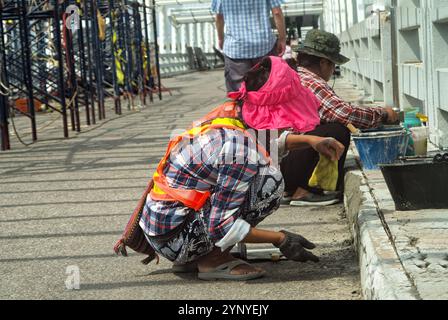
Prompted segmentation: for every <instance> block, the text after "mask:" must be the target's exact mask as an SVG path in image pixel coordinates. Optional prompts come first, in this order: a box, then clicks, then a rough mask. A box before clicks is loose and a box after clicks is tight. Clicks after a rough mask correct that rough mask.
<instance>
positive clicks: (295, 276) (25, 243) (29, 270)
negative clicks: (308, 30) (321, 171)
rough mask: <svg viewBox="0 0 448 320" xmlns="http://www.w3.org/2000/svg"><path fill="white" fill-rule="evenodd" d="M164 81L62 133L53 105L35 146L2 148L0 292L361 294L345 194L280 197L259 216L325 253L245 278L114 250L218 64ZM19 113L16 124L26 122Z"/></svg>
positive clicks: (213, 100)
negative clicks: (333, 201) (135, 103)
mask: <svg viewBox="0 0 448 320" xmlns="http://www.w3.org/2000/svg"><path fill="white" fill-rule="evenodd" d="M164 84H165V86H167V87H169V88H170V89H172V90H173V96H171V97H170V96H168V95H167V94H165V98H164V100H163V101H156V102H155V103H154V104H149V105H148V107H146V108H144V109H141V110H135V111H127V112H125V114H124V115H123V116H121V117H115V116H113V115H112V111H111V108H110V107H109V110H108V114H107V117H108V120H107V121H103V122H101V123H99V124H97V125H96V126H93V127H89V128H86V127H84V128H83V132H82V133H81V134H73V133H71V136H72V137H71V138H70V139H68V140H64V139H61V138H60V137H61V135H62V134H61V129H60V121H56V120H55V118H54V115H52V114H46V115H45V114H39V115H38V116H39V125H38V127H43V128H44V129H43V130H44V131H40V132H39V139H40V140H39V142H38V143H36V144H34V145H33V146H31V147H28V148H26V147H23V146H21V145H20V144H18V143H17V140H16V138H14V137H12V138H11V140H12V147H13V150H11V151H8V152H1V153H0V179H1V183H0V194H1V197H0V243H1V254H0V299H238V300H240V299H360V298H361V295H360V291H361V284H360V282H359V280H360V270H359V268H358V265H357V258H356V255H355V252H354V251H353V246H352V241H351V235H350V232H349V228H348V220H347V219H346V218H345V214H344V207H343V205H342V204H341V205H336V206H332V207H329V208H326V209H316V208H309V209H298V208H288V207H284V208H283V207H282V208H281V209H280V210H279V211H278V212H276V213H275V214H273V215H272V216H271V217H269V218H268V219H267V220H266V221H264V222H263V224H262V227H264V228H267V229H274V230H279V229H281V228H287V229H289V230H291V231H296V232H299V233H301V234H303V235H304V236H305V237H308V238H309V239H310V240H312V241H314V242H315V243H316V244H317V246H318V247H317V249H316V250H315V251H316V254H317V255H318V256H320V257H321V262H319V263H317V264H313V263H305V264H303V263H295V262H290V261H284V260H282V261H280V262H278V263H273V262H269V261H268V262H266V261H265V262H262V261H257V265H259V266H262V267H263V268H265V269H266V270H267V271H268V275H267V276H266V277H265V278H263V279H260V280H255V281H252V282H247V283H243V284H242V283H228V282H217V283H214V282H212V283H209V282H202V281H199V280H196V278H195V275H193V274H191V275H183V276H180V275H174V274H172V273H171V272H170V271H169V268H170V263H169V262H168V261H166V260H164V259H162V260H161V263H160V264H159V265H155V264H154V263H152V264H150V265H149V266H144V265H142V264H140V262H139V261H140V260H141V259H142V258H144V257H143V256H140V255H137V254H131V256H130V257H129V258H123V257H116V256H115V255H114V253H113V250H112V248H113V245H114V243H115V241H116V240H117V239H118V238H119V236H120V234H121V232H122V231H123V229H124V227H125V224H126V222H127V220H128V217H129V215H130V213H131V212H132V210H133V208H134V206H135V204H136V202H137V200H138V198H139V197H140V195H141V192H143V189H144V187H145V185H146V183H147V181H148V179H149V177H150V176H151V174H152V172H153V170H154V168H155V166H156V164H157V163H158V161H159V159H160V157H161V156H162V153H163V152H164V151H165V147H166V143H167V139H168V137H169V136H170V134H171V132H172V130H175V129H183V128H185V127H187V126H188V125H189V124H190V123H191V121H192V120H194V119H197V118H199V116H201V115H203V114H204V113H206V112H207V111H208V110H210V109H211V108H212V107H214V106H216V105H217V104H218V103H219V102H221V101H223V97H224V91H223V72H222V70H221V71H211V72H205V73H194V74H189V75H184V76H180V77H176V78H172V79H167V80H166V81H165V83H164ZM16 120H17V121H16V122H17V127H18V129H19V131H20V132H21V133H23V132H24V129H23V128H25V126H26V125H27V123H26V122H24V121H25V120H24V119H19V118H16ZM24 138H25V139H26V138H27V137H24ZM249 248H250V247H249ZM78 271H79V280H80V281H79V283H80V287H79V290H77V289H76V285H75V284H76V279H77V275H78ZM67 287H68V288H72V289H74V290H70V289H67Z"/></svg>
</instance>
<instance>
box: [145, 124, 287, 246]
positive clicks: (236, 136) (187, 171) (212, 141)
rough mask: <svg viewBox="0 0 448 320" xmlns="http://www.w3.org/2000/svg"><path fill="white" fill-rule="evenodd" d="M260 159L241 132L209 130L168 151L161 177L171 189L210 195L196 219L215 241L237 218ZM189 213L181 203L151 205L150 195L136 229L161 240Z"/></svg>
mask: <svg viewBox="0 0 448 320" xmlns="http://www.w3.org/2000/svg"><path fill="white" fill-rule="evenodd" d="M258 159H259V155H258V154H257V152H256V145H255V143H253V142H249V138H248V137H247V136H245V135H244V134H243V133H242V132H240V131H237V130H231V129H225V128H222V129H212V130H210V131H207V132H205V133H204V134H201V135H199V136H197V137H195V138H194V139H193V140H188V139H184V140H183V141H181V142H180V143H179V144H178V145H177V146H176V147H175V148H174V149H173V150H172V151H171V156H170V158H169V160H168V163H167V165H166V167H165V171H164V173H165V175H166V178H167V182H168V184H169V185H170V186H171V187H174V188H176V187H178V188H184V189H195V190H200V191H210V193H211V196H210V199H209V201H208V202H207V204H206V205H205V206H204V208H202V209H201V211H200V214H201V215H202V216H203V219H204V221H206V227H207V229H208V232H209V234H210V237H211V239H212V240H214V241H215V242H216V241H219V240H220V239H222V238H223V237H224V235H225V234H227V232H228V231H229V230H230V228H231V227H232V225H233V223H234V221H236V219H238V217H239V215H238V211H239V210H240V209H241V207H242V204H243V203H244V202H245V200H246V194H247V191H248V190H249V187H250V184H251V182H252V179H253V178H254V177H255V176H256V174H257V173H258V168H259V164H258V162H257V160H258ZM277 171H279V170H278V169H277ZM191 212H192V209H190V208H188V207H186V206H184V205H183V204H182V203H180V202H168V201H154V200H152V199H151V197H150V196H148V198H147V201H146V206H145V208H144V210H143V214H142V218H141V220H140V226H141V227H142V229H143V230H144V231H145V233H146V234H147V235H149V236H157V235H164V234H166V233H167V232H169V231H170V230H173V229H174V228H176V227H177V226H179V225H181V224H182V222H184V220H185V218H186V216H187V215H188V214H190V213H191Z"/></svg>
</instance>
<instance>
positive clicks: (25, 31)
mask: <svg viewBox="0 0 448 320" xmlns="http://www.w3.org/2000/svg"><path fill="white" fill-rule="evenodd" d="M20 21H21V23H20V24H19V25H20V26H21V28H20V29H21V30H20V31H21V32H20V34H21V37H20V38H21V42H22V43H21V47H22V62H23V66H24V68H25V72H24V75H25V86H26V90H27V95H28V97H27V98H28V113H29V116H30V120H31V135H32V139H33V141H36V140H37V128H36V112H35V110H34V95H33V80H32V75H31V47H30V42H29V37H30V35H29V25H28V17H27V2H26V0H22V1H21V8H20Z"/></svg>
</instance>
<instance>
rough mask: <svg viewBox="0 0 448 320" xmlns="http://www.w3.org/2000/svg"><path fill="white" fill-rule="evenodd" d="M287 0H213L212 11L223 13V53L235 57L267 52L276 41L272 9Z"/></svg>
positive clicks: (253, 55) (256, 55)
mask: <svg viewBox="0 0 448 320" xmlns="http://www.w3.org/2000/svg"><path fill="white" fill-rule="evenodd" d="M283 2H284V0H212V4H211V11H212V12H214V13H216V14H222V15H223V16H224V23H225V38H224V48H223V50H224V54H225V55H226V56H228V57H229V58H232V59H253V58H258V57H262V56H265V55H266V54H268V53H269V52H270V51H271V50H272V49H273V48H274V45H275V41H276V37H275V35H274V33H273V31H272V27H271V21H270V11H271V9H272V8H276V7H280V6H281V4H282V3H283Z"/></svg>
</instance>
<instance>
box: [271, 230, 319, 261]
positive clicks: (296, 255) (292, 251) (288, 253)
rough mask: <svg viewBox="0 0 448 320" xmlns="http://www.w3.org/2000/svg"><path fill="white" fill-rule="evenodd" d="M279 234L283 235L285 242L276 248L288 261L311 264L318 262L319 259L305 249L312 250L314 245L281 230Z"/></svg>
mask: <svg viewBox="0 0 448 320" xmlns="http://www.w3.org/2000/svg"><path fill="white" fill-rule="evenodd" d="M280 232H281V233H283V234H285V240H284V241H283V242H282V243H281V244H280V245H279V246H277V248H279V249H280V252H281V253H283V255H284V256H285V257H286V258H288V259H289V260H293V261H299V262H307V261H308V260H311V261H313V262H319V258H318V257H316V256H315V255H314V254H312V253H311V252H309V251H308V250H305V248H306V249H314V248H316V245H315V244H314V243H312V242H309V241H308V240H307V239H305V238H304V237H302V236H301V235H299V234H294V233H291V232H288V231H285V230H281V231H280Z"/></svg>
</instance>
